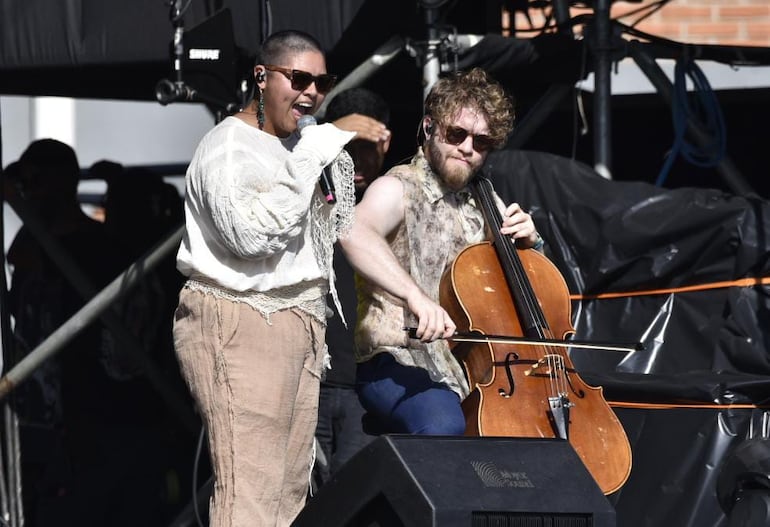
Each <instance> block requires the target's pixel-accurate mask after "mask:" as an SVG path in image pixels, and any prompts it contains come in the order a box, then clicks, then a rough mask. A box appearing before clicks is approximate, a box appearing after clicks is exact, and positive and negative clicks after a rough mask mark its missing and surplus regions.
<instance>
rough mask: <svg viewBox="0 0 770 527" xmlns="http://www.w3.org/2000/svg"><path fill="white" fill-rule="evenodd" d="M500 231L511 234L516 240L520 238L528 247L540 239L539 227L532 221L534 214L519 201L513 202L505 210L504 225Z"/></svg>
mask: <svg viewBox="0 0 770 527" xmlns="http://www.w3.org/2000/svg"><path fill="white" fill-rule="evenodd" d="M500 233H501V234H504V235H506V236H510V237H511V238H512V239H513V240H514V241H517V240H520V243H522V245H523V246H524V247H526V248H529V247H532V246H534V245H535V244H536V243H537V240H538V235H537V229H536V228H535V222H533V221H532V216H530V215H529V213H527V212H525V211H524V209H522V208H521V205H519V204H518V203H511V204H510V205H508V207H507V208H506V209H505V210H504V211H503V226H502V228H501V229H500Z"/></svg>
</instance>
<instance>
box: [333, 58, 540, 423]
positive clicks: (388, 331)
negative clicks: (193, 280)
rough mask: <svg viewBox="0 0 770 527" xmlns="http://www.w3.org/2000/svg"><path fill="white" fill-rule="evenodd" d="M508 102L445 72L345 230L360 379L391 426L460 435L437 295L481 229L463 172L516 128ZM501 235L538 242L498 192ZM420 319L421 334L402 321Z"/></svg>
mask: <svg viewBox="0 0 770 527" xmlns="http://www.w3.org/2000/svg"><path fill="white" fill-rule="evenodd" d="M513 118H514V113H513V104H512V101H511V99H510V97H509V96H508V95H507V94H506V93H505V91H504V89H503V88H502V86H500V85H499V84H498V83H497V82H496V81H494V80H492V79H491V78H490V77H489V76H488V75H487V74H486V73H485V72H484V71H483V70H481V69H478V68H476V69H472V70H470V71H467V72H460V73H456V74H453V75H451V76H448V77H445V78H442V79H440V80H439V81H438V82H437V83H436V84H435V85H434V87H433V89H432V90H431V92H430V93H429V95H428V97H427V99H426V101H425V115H424V117H423V119H422V122H421V126H420V131H419V138H420V139H421V143H422V146H421V147H420V148H418V151H417V154H416V155H415V156H414V157H413V158H412V161H411V163H410V164H408V165H399V166H396V167H394V168H392V169H391V170H389V171H388V172H387V173H386V174H385V175H383V176H381V177H380V178H378V179H377V180H375V181H374V182H373V183H372V185H371V186H370V187H369V189H368V190H367V192H366V194H365V195H364V198H363V200H362V201H361V203H360V204H359V205H358V206H357V207H356V213H355V221H354V225H353V230H352V232H351V234H350V236H349V237H347V238H346V239H345V240H343V241H342V246H343V249H344V251H345V253H346V255H347V256H348V258H349V260H350V262H351V263H352V265H353V267H354V268H355V269H356V270H357V271H358V272H359V275H360V276H361V277H362V278H363V280H360V283H359V310H358V312H359V322H358V326H357V330H356V347H357V355H358V356H357V361H358V371H357V379H356V390H357V392H358V396H359V398H360V400H361V403H362V405H363V406H364V408H365V409H366V410H367V412H368V414H369V416H370V417H371V418H373V419H376V421H377V428H378V429H381V430H382V431H383V432H386V433H415V434H430V435H456V434H457V435H459V434H463V432H464V431H465V417H464V415H463V411H462V409H461V406H460V403H461V401H462V399H464V398H465V397H466V396H467V395H468V393H469V387H468V382H467V380H466V378H465V374H464V372H463V369H462V367H461V365H460V363H459V362H458V361H457V360H456V359H455V358H454V356H453V355H452V353H451V351H450V349H449V346H448V344H447V342H446V340H443V339H445V338H449V337H451V336H452V335H453V334H454V332H455V329H456V325H455V322H453V321H452V319H451V318H450V316H449V314H448V313H447V312H446V311H445V310H444V309H443V308H442V307H441V306H440V305H439V283H440V281H441V277H442V274H443V273H444V271H445V269H447V267H448V266H450V265H451V263H452V262H453V260H454V259H455V257H456V256H457V255H458V253H459V252H460V251H461V250H462V249H463V248H465V247H466V246H468V245H469V244H472V243H476V242H480V241H482V240H485V239H486V238H487V232H486V230H485V226H484V225H485V224H484V217H483V215H482V213H481V211H480V210H479V209H478V208H477V206H476V203H475V200H473V199H472V197H471V192H470V189H469V182H470V181H471V179H472V178H473V176H474V175H475V174H476V173H477V171H478V170H479V169H480V168H481V166H482V165H483V163H484V161H485V159H486V157H487V154H488V153H489V151H490V150H491V149H493V148H500V147H502V146H503V145H504V144H505V140H506V138H507V136H508V134H509V133H510V132H511V130H512V128H513ZM498 206H499V208H500V212H501V214H502V227H501V229H500V232H501V234H503V235H506V236H510V237H511V238H512V239H514V240H515V242H516V244H517V247H519V248H522V249H527V248H533V247H534V248H540V246H542V241H541V240H542V239H541V238H540V236H539V235H538V233H537V231H536V230H535V225H534V223H533V222H532V218H531V217H530V215H529V214H527V213H526V212H525V211H524V210H522V208H521V207H520V206H519V205H518V204H516V203H514V204H511V205H509V206H507V207H504V206H503V205H502V202H500V201H499V199H498ZM409 326H416V327H417V331H416V335H417V337H418V338H419V339H410V338H409V335H408V334H407V333H406V332H405V331H404V328H405V327H409Z"/></svg>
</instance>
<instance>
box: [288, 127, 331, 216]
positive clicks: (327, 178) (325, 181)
mask: <svg viewBox="0 0 770 527" xmlns="http://www.w3.org/2000/svg"><path fill="white" fill-rule="evenodd" d="M315 125H316V120H315V117H313V116H312V115H303V116H302V117H300V118H299V120H298V121H297V130H299V131H300V132H302V129H303V128H305V127H306V126H315ZM318 184H319V185H321V192H322V193H323V195H324V198H326V203H328V204H329V205H334V204H335V203H337V196H335V195H334V192H335V191H334V182H333V181H332V176H331V174H329V167H328V166H325V167H324V168H323V170H321V176H320V177H319V178H318Z"/></svg>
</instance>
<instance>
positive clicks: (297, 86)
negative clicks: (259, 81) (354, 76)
mask: <svg viewBox="0 0 770 527" xmlns="http://www.w3.org/2000/svg"><path fill="white" fill-rule="evenodd" d="M265 69H266V70H267V71H277V72H278V73H283V74H284V75H285V76H286V78H287V79H289V81H290V82H291V89H292V90H297V91H302V90H304V89H305V88H307V87H308V86H310V85H311V84H312V83H314V82H315V88H316V90H318V93H323V94H326V93H329V92H330V91H331V89H332V88H334V83H335V82H337V76H336V75H329V74H327V73H324V74H323V75H312V74H310V73H308V72H307V71H302V70H292V69H289V68H282V67H280V66H273V65H271V64H268V65H267V66H265Z"/></svg>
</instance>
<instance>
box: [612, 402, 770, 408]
mask: <svg viewBox="0 0 770 527" xmlns="http://www.w3.org/2000/svg"><path fill="white" fill-rule="evenodd" d="M607 404H609V405H610V406H612V407H615V408H645V409H648V410H670V409H673V408H708V409H711V410H735V409H738V410H754V409H757V408H770V405H757V404H714V403H640V402H630V401H607Z"/></svg>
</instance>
